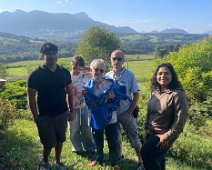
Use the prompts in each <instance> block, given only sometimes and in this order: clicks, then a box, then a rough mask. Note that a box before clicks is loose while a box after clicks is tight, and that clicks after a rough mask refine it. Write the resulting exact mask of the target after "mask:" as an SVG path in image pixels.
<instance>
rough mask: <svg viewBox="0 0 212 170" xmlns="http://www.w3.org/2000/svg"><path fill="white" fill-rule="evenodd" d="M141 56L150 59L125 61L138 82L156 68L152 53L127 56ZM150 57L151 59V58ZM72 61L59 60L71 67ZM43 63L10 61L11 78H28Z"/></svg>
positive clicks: (68, 59) (9, 72)
mask: <svg viewBox="0 0 212 170" xmlns="http://www.w3.org/2000/svg"><path fill="white" fill-rule="evenodd" d="M138 56H139V57H140V59H141V58H142V59H148V60H144V61H128V62H125V64H124V65H125V66H126V67H127V68H128V69H129V70H131V71H132V72H133V73H134V74H135V76H136V79H137V81H138V82H141V81H144V80H145V79H148V77H150V75H151V73H152V71H153V69H154V60H152V59H153V57H154V56H152V55H127V58H131V59H136V58H137V57H138ZM149 59H150V60H149ZM70 62H71V59H70V58H60V59H59V60H58V63H59V64H63V65H67V66H68V67H69V64H70ZM41 64H42V61H41V60H36V61H20V62H14V63H8V64H7V68H8V74H9V76H8V77H9V79H13V78H16V77H23V78H26V77H27V76H28V74H29V73H30V72H31V71H32V70H34V69H35V68H36V67H38V66H39V65H41Z"/></svg>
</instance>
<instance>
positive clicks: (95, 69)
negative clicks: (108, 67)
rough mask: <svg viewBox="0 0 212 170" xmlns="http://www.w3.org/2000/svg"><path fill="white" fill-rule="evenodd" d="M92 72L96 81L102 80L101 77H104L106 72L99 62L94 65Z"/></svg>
mask: <svg viewBox="0 0 212 170" xmlns="http://www.w3.org/2000/svg"><path fill="white" fill-rule="evenodd" d="M91 73H92V75H93V78H94V81H95V80H100V79H102V76H103V74H104V69H102V67H101V65H100V64H97V65H96V66H94V67H93V68H92V69H91Z"/></svg>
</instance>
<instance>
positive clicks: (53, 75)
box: [27, 66, 71, 116]
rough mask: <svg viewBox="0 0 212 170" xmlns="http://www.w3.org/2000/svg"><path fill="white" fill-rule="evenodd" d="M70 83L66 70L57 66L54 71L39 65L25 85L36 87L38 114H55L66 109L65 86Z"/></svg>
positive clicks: (69, 76)
mask: <svg viewBox="0 0 212 170" xmlns="http://www.w3.org/2000/svg"><path fill="white" fill-rule="evenodd" d="M70 83H71V75H70V73H69V71H68V70H66V69H65V68H63V67H61V66H57V69H56V70H55V72H52V71H50V70H48V69H47V68H45V67H43V66H40V67H38V68H37V69H36V70H34V71H33V72H32V73H31V74H30V76H29V79H28V83H27V86H28V87H29V88H32V89H36V90H37V92H38V94H37V105H38V110H39V115H40V116H43V115H48V116H55V115H58V114H61V113H64V112H65V111H67V110H68V108H67V103H66V90H65V88H66V87H67V86H68V85H69V84H70Z"/></svg>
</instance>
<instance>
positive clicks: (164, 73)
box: [156, 67, 172, 90]
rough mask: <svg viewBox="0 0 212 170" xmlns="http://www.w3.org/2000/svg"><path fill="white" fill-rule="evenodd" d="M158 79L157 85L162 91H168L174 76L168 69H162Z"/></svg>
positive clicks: (158, 73)
mask: <svg viewBox="0 0 212 170" xmlns="http://www.w3.org/2000/svg"><path fill="white" fill-rule="evenodd" d="M156 79H157V83H158V84H159V85H160V86H161V90H163V89H167V88H168V87H169V84H170V82H171V81H172V74H171V72H170V70H169V69H168V68H167V67H160V68H159V70H158V72H157V76H156Z"/></svg>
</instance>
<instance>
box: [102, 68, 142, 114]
mask: <svg viewBox="0 0 212 170" xmlns="http://www.w3.org/2000/svg"><path fill="white" fill-rule="evenodd" d="M105 77H107V78H111V79H113V80H114V81H116V82H118V83H119V84H120V85H124V86H126V90H127V91H126V92H127V96H128V97H129V98H130V99H132V94H133V93H138V92H139V88H138V84H137V81H136V79H135V76H134V74H133V73H132V72H131V71H129V70H127V69H126V68H123V69H122V71H121V72H120V74H119V75H116V74H115V73H114V71H110V72H108V73H106V74H105ZM130 104H131V102H130V101H129V100H121V101H120V105H119V108H118V110H117V114H118V115H119V114H121V113H123V112H125V111H127V110H128V109H129V107H130Z"/></svg>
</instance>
